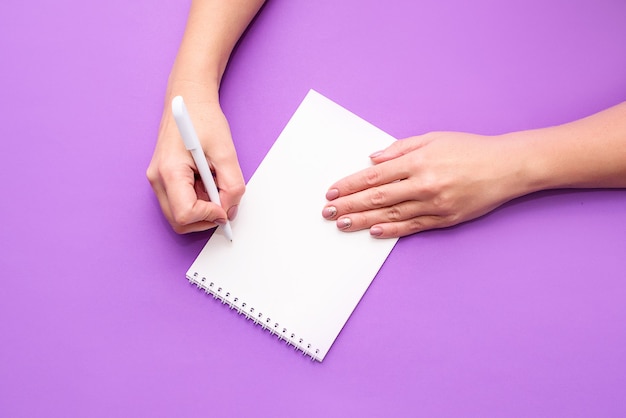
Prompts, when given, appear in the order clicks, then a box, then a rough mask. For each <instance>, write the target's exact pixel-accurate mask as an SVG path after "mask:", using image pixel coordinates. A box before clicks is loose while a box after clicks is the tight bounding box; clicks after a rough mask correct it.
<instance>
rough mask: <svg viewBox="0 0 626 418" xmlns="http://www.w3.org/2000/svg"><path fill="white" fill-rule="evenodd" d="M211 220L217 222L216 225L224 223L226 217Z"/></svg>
mask: <svg viewBox="0 0 626 418" xmlns="http://www.w3.org/2000/svg"><path fill="white" fill-rule="evenodd" d="M213 222H214V223H216V224H218V225H226V219H224V218H217V219H215V220H214V221H213Z"/></svg>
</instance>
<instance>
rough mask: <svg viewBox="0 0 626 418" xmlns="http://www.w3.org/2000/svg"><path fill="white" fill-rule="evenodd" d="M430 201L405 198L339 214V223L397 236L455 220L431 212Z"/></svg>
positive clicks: (377, 234) (343, 226) (350, 229)
mask: <svg viewBox="0 0 626 418" xmlns="http://www.w3.org/2000/svg"><path fill="white" fill-rule="evenodd" d="M429 213H431V211H429V210H427V205H426V204H423V203H421V202H415V201H410V202H403V203H400V204H397V205H394V206H391V207H385V208H380V209H375V210H369V211H365V212H357V213H349V214H346V215H344V216H339V217H338V219H337V221H336V225H337V228H339V229H340V230H342V231H344V232H353V231H360V230H362V229H368V228H369V230H370V235H371V236H372V237H374V238H395V237H402V236H406V235H411V234H414V233H416V232H422V231H426V230H429V229H436V228H445V227H448V226H452V225H454V224H455V219H454V217H453V216H451V215H441V216H440V215H430V214H429Z"/></svg>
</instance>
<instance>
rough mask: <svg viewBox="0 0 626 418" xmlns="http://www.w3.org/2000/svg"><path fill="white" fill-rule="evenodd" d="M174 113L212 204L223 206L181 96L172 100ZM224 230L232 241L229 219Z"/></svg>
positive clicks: (186, 146) (181, 134)
mask: <svg viewBox="0 0 626 418" xmlns="http://www.w3.org/2000/svg"><path fill="white" fill-rule="evenodd" d="M172 113H173V114H174V120H175V121H176V126H178V131H179V132H180V136H182V137H183V142H184V143H185V148H187V149H188V150H189V151H190V152H191V156H192V157H193V161H194V162H195V163H196V167H197V168H198V172H199V173H200V178H201V179H202V182H203V183H204V187H205V188H206V191H207V193H208V194H209V199H211V202H213V203H215V204H217V205H219V206H222V203H221V202H220V194H219V192H218V190H217V186H216V185H215V180H213V174H212V173H211V169H210V168H209V164H208V163H207V160H206V157H205V156H204V151H203V150H202V145H200V140H199V139H198V134H197V133H196V130H195V129H194V127H193V123H191V117H189V113H188V112H187V108H186V107H185V102H184V101H183V98H182V97H181V96H176V97H174V99H173V100H172ZM222 228H224V234H225V235H226V238H228V239H229V240H231V241H232V240H233V231H232V229H231V228H230V222H229V221H228V219H226V224H225V225H224V226H223V227H222Z"/></svg>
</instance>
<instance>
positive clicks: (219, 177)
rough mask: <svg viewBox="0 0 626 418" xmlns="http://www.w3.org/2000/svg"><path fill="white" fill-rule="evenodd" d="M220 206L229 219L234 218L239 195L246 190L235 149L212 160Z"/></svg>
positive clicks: (239, 198) (239, 199)
mask: <svg viewBox="0 0 626 418" xmlns="http://www.w3.org/2000/svg"><path fill="white" fill-rule="evenodd" d="M212 163H213V167H214V168H215V177H216V184H217V187H218V189H219V191H220V201H221V204H222V207H223V208H224V210H225V211H226V213H227V217H228V219H230V220H233V219H235V217H236V216H237V210H238V206H239V202H240V201H241V197H242V196H243V194H244V192H245V190H246V184H245V181H244V178H243V174H242V172H241V169H240V167H239V162H238V160H237V154H236V153H235V149H234V148H232V152H229V153H227V154H225V155H223V156H220V157H217V158H214V159H213V160H212Z"/></svg>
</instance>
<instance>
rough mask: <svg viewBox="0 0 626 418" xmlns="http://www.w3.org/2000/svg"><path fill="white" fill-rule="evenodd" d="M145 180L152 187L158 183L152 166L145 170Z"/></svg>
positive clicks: (155, 171)
mask: <svg viewBox="0 0 626 418" xmlns="http://www.w3.org/2000/svg"><path fill="white" fill-rule="evenodd" d="M146 178H147V179H148V181H149V182H150V184H152V185H154V184H155V183H156V182H157V181H158V174H157V170H155V169H154V167H153V166H152V165H150V166H149V167H148V169H147V170H146Z"/></svg>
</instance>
